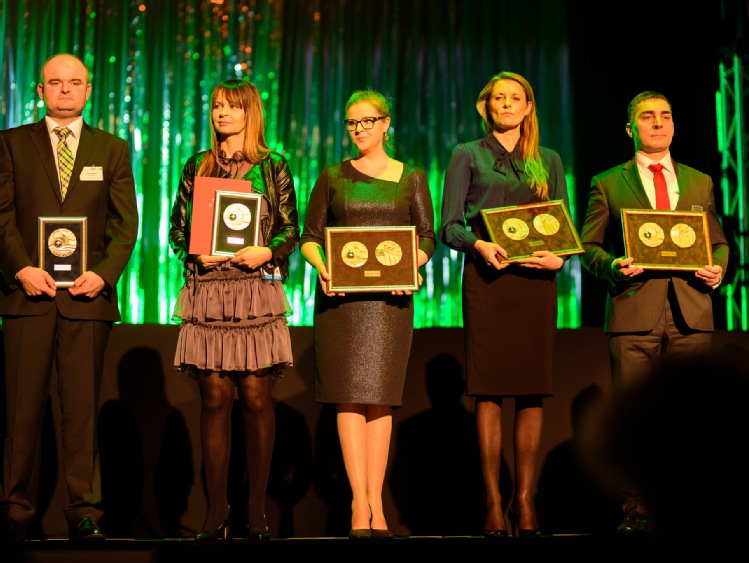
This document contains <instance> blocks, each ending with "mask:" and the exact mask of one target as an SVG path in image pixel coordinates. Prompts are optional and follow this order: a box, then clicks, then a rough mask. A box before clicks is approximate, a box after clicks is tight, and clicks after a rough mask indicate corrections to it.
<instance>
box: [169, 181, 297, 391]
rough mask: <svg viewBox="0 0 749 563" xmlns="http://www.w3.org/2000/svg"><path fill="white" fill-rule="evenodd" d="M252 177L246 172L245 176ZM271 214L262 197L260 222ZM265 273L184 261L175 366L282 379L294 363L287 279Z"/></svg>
mask: <svg viewBox="0 0 749 563" xmlns="http://www.w3.org/2000/svg"><path fill="white" fill-rule="evenodd" d="M249 177H250V174H249V173H247V174H245V175H244V176H243V179H249ZM253 180H255V178H253ZM253 191H254V190H253ZM267 215H268V203H267V201H266V199H265V198H263V199H262V209H261V217H260V221H261V224H262V222H263V221H264V220H265V219H266V218H267ZM262 238H263V236H262V229H261V230H260V240H259V241H258V246H264V245H265V241H264V240H262ZM263 273H264V272H263V270H262V269H261V270H248V269H246V268H244V267H241V266H234V265H233V264H231V262H229V261H227V262H224V263H223V264H221V265H220V266H219V267H218V268H216V269H212V270H205V269H203V268H202V267H200V266H198V264H196V263H192V262H190V263H188V264H187V265H186V280H185V284H184V286H183V287H182V289H181V290H180V293H179V297H178V301H177V305H176V307H175V311H174V317H175V318H177V319H179V320H180V321H181V325H180V330H179V336H178V340H177V347H176V351H175V355H174V367H175V368H176V369H177V370H179V371H183V372H186V373H188V374H190V375H192V376H195V375H196V374H197V373H200V372H204V371H211V372H212V371H216V372H221V376H222V377H223V376H226V375H230V376H232V377H241V376H244V375H248V374H249V373H257V374H258V375H272V376H273V377H276V378H278V377H282V375H283V370H284V368H286V367H289V366H292V365H293V357H292V349H291V338H290V335H289V328H288V321H287V315H288V314H289V306H288V301H287V299H286V295H285V292H284V288H283V283H282V282H281V281H280V280H274V279H265V278H267V277H269V276H265V277H264V276H263Z"/></svg>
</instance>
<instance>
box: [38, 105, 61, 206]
mask: <svg viewBox="0 0 749 563" xmlns="http://www.w3.org/2000/svg"><path fill="white" fill-rule="evenodd" d="M31 142H32V143H33V144H34V146H35V147H36V151H37V153H38V155H39V161H40V162H41V164H42V169H43V170H44V172H45V174H46V175H47V178H48V179H49V185H50V187H51V188H52V189H53V190H54V191H55V194H56V195H57V198H58V199H60V198H61V197H62V194H61V193H60V177H59V176H58V175H57V166H56V164H55V154H54V152H52V143H50V140H49V131H47V122H46V121H45V120H44V119H43V118H42V120H41V121H37V122H36V124H35V125H34V127H32V129H31Z"/></svg>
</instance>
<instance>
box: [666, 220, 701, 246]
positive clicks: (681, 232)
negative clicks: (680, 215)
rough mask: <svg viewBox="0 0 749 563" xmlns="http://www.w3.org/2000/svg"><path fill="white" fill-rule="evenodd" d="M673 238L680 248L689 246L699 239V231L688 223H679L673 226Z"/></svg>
mask: <svg viewBox="0 0 749 563" xmlns="http://www.w3.org/2000/svg"><path fill="white" fill-rule="evenodd" d="M671 240H672V241H674V244H675V245H676V246H678V247H679V248H689V247H690V246H692V245H693V244H694V243H695V241H696V240H697V233H695V232H694V229H693V228H692V227H690V226H689V225H687V224H686V223H677V224H676V225H674V226H673V227H671Z"/></svg>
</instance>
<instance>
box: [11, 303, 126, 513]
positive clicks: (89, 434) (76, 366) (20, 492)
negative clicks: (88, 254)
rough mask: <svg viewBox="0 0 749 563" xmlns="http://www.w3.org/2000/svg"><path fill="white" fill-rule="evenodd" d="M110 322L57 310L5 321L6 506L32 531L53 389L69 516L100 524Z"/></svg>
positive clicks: (66, 507) (66, 510)
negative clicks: (101, 422) (102, 397)
mask: <svg viewBox="0 0 749 563" xmlns="http://www.w3.org/2000/svg"><path fill="white" fill-rule="evenodd" d="M111 331H112V323H111V322H103V321H90V320H72V319H67V318H65V317H63V316H61V315H60V314H59V312H58V310H57V307H56V306H53V307H52V308H51V309H50V311H49V312H48V313H46V314H44V315H39V316H28V317H4V318H3V341H4V347H5V392H6V416H7V428H6V434H5V455H4V470H5V472H4V478H3V498H2V505H3V506H2V508H3V512H4V513H5V515H6V516H7V517H9V518H12V519H14V520H16V521H17V522H18V523H19V524H21V525H22V526H24V527H26V526H27V525H28V523H29V521H30V520H31V518H32V516H33V515H34V514H35V512H36V505H37V497H38V491H39V474H40V459H41V446H40V442H41V430H42V422H43V419H44V413H45V407H46V404H47V400H48V397H49V395H50V392H51V391H52V389H51V385H52V381H53V374H54V373H55V371H56V372H57V386H56V388H55V389H54V392H56V393H57V397H58V398H59V402H60V411H61V412H60V421H61V422H60V432H61V435H62V461H63V464H64V470H65V481H66V484H67V489H68V504H67V505H66V506H65V518H66V519H67V520H68V522H71V523H73V522H75V521H76V520H77V519H78V518H80V517H82V516H89V517H92V518H94V519H98V518H99V517H100V516H101V510H100V508H99V506H98V505H99V503H100V491H98V490H96V487H95V482H94V481H95V474H96V451H97V442H96V417H97V410H98V406H99V391H100V387H101V378H102V372H103V367H104V352H105V350H106V347H107V343H108V341H109V336H110V334H111Z"/></svg>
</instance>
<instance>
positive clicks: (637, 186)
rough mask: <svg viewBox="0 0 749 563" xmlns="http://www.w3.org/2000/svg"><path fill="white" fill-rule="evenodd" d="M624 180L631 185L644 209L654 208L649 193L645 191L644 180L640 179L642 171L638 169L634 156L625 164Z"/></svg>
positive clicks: (630, 187)
mask: <svg viewBox="0 0 749 563" xmlns="http://www.w3.org/2000/svg"><path fill="white" fill-rule="evenodd" d="M622 176H623V177H624V182H625V183H626V184H627V186H629V189H630V190H631V191H632V195H634V196H635V197H636V198H637V201H638V202H639V203H640V205H641V206H642V208H643V209H652V205H651V203H650V200H649V199H648V195H647V194H646V193H645V188H644V187H643V186H642V180H641V179H640V171H639V170H638V169H637V161H636V160H635V159H634V158H633V159H632V160H630V161H629V162H626V163H625V164H624V170H623V171H622Z"/></svg>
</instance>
